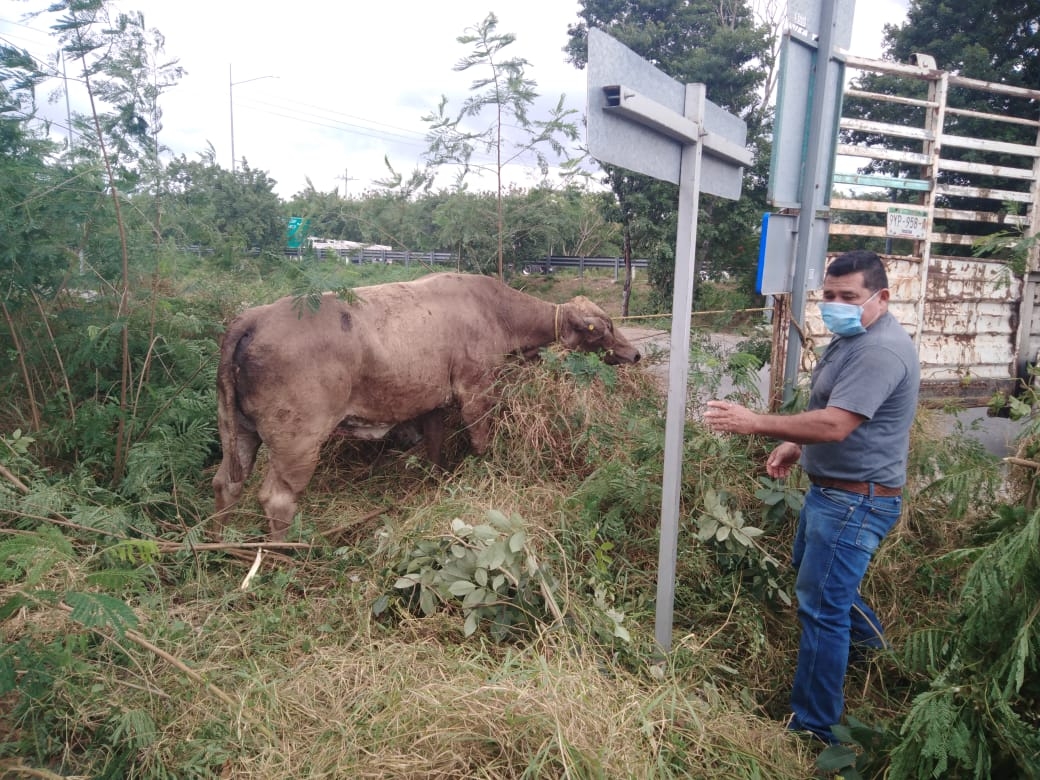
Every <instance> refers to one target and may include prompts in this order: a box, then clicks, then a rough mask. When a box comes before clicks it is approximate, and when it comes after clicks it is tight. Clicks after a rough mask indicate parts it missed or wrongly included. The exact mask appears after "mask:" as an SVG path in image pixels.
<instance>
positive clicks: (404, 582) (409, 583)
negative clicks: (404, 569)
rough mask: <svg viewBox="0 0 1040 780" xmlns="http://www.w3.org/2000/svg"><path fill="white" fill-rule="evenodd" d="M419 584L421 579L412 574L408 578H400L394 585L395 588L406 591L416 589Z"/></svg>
mask: <svg viewBox="0 0 1040 780" xmlns="http://www.w3.org/2000/svg"><path fill="white" fill-rule="evenodd" d="M418 584H419V578H418V577H416V576H415V575H414V574H410V575H408V576H407V577H398V578H397V582H395V583H394V588H396V589H397V590H404V589H405V588H414V587H415V586H416V585H418Z"/></svg>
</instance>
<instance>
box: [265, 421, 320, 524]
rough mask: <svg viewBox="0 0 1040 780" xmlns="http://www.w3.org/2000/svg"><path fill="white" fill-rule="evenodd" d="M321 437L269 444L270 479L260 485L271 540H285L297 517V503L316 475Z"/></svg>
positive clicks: (266, 477) (268, 476)
mask: <svg viewBox="0 0 1040 780" xmlns="http://www.w3.org/2000/svg"><path fill="white" fill-rule="evenodd" d="M323 441H324V439H323V438H321V437H297V438H296V439H294V440H293V441H291V442H287V443H284V444H278V445H272V444H271V443H270V442H268V452H269V457H268V465H267V476H265V477H264V482H263V484H262V485H261V486H260V496H259V498H260V506H262V507H263V508H264V514H265V515H266V516H267V520H268V522H269V523H270V529H271V541H274V542H281V541H284V539H285V535H286V533H287V532H288V530H289V526H290V525H291V524H292V519H293V515H295V514H296V504H297V500H298V499H299V497H300V494H301V493H302V492H303V490H304V488H306V487H307V483H308V482H310V481H311V477H312V476H314V469H315V468H316V467H317V465H318V453H319V450H320V449H321V444H322V442H323Z"/></svg>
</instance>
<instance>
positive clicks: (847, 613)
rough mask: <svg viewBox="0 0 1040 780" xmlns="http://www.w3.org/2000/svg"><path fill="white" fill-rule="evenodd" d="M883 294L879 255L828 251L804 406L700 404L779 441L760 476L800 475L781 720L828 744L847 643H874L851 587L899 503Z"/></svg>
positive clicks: (901, 411)
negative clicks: (785, 714) (786, 709)
mask: <svg viewBox="0 0 1040 780" xmlns="http://www.w3.org/2000/svg"><path fill="white" fill-rule="evenodd" d="M888 300H889V290H888V275H887V274H886V273H885V268H884V266H883V265H882V263H881V258H880V257H878V256H877V255H876V254H874V253H873V252H867V251H863V250H857V251H853V252H847V253H845V254H843V255H840V256H839V257H837V258H835V259H834V261H833V262H832V263H831V264H830V266H829V267H828V268H827V273H826V275H825V277H824V282H823V302H822V303H821V304H820V314H821V315H822V317H823V321H824V325H826V326H827V328H828V330H830V331H831V332H832V333H833V334H834V336H833V338H832V339H831V341H830V343H829V344H828V346H827V348H826V349H825V350H824V352H823V354H822V355H821V356H820V358H819V360H818V361H817V363H816V367H815V368H814V369H813V374H812V385H811V390H810V396H809V405H808V409H807V411H804V412H801V413H799V414H792V415H775V414H756V413H755V412H752V411H751V410H749V409H746V408H744V407H742V406H739V405H737V404H731V403H728V402H724V401H709V402H708V404H707V406H708V409H707V410H706V411H705V412H704V421H705V423H706V424H707V425H708V427H709V428H711V429H712V430H715V431H723V432H727V433H742V434H755V435H759V436H769V437H773V438H776V439H780V440H781V444H779V445H778V446H777V447H776V448H775V449H774V450H773V451H772V452H771V453H770V455H769V458H768V460H767V461H766V471H767V472H768V473H769V476H771V477H773V478H784V477H786V476H787V475H788V474H789V473H790V472H791V467H792V466H793V465H794V464H795V463H797V462H799V461H800V462H801V466H802V469H803V470H804V471H805V472H806V473H807V474H808V475H809V480H810V482H811V486H810V488H809V492H808V493H807V494H806V496H805V505H804V506H803V508H802V511H801V515H800V516H799V519H798V530H797V533H796V535H795V541H794V552H793V557H792V560H793V564H794V567H795V570H796V572H797V580H796V585H795V593H796V595H797V598H798V618H799V621H800V622H801V627H802V633H801V640H800V642H799V647H798V666H797V669H796V671H795V676H794V685H793V690H792V693H791V709H792V712H793V715H792V718H791V721H790V726H789V728H791V729H792V730H794V731H808V732H811V733H812V734H815V735H816V736H817V737H819V738H820V739H822V740H824V741H825V742H828V743H834V742H836V739H835V737H834V734H833V733H832V731H831V726H833V725H835V724H837V723H838V722H839V720H840V718H841V714H842V711H843V709H844V706H845V696H844V682H845V672H846V668H847V666H848V660H849V650H850V645H852V646H853V647H856V646H859V647H861V648H870V647H873V648H881V647H884V646H885V640H884V634H883V632H882V628H881V623H880V621H878V619H877V616H876V615H875V614H874V612H873V611H872V610H871V609H870V607H868V606H867V605H866V603H865V602H864V601H863V599H862V598H861V597H860V595H859V585H860V582H861V580H862V579H863V575H864V574H865V573H866V570H867V565H868V564H869V563H870V559H871V557H872V555H873V554H874V551H875V550H876V549H877V547H878V545H879V544H880V542H881V540H882V539H883V538H884V537H885V534H887V533H888V531H889V529H891V528H892V526H893V525H894V524H895V522H896V521H897V520H898V519H899V515H900V512H901V511H902V487H903V484H904V483H905V482H906V461H907V453H908V450H909V446H910V426H911V424H912V422H913V419H914V414H915V411H916V408H917V392H918V387H919V385H920V366H919V364H918V360H917V351H916V349H915V348H914V344H913V341H912V340H911V339H910V336H909V335H908V334H907V332H906V331H905V330H904V329H903V328H902V326H901V325H900V324H899V322H898V321H897V320H896V319H895V317H893V316H892V315H891V314H889V312H888Z"/></svg>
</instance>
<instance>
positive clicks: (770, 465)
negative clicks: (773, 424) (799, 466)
mask: <svg viewBox="0 0 1040 780" xmlns="http://www.w3.org/2000/svg"><path fill="white" fill-rule="evenodd" d="M801 456H802V447H801V445H799V444H795V443H794V442H790V441H785V442H782V443H781V444H778V445H777V446H776V448H775V449H774V450H773V451H772V452H771V453H769V457H768V458H767V459H766V473H767V474H769V476H771V477H772V478H773V479H786V478H787V475H788V474H790V473H791V467H792V466H793V465H794V464H795V463H797V462H798V458H800V457H801Z"/></svg>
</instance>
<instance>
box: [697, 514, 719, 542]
mask: <svg viewBox="0 0 1040 780" xmlns="http://www.w3.org/2000/svg"><path fill="white" fill-rule="evenodd" d="M717 530H719V521H718V520H716V519H715V518H714V517H707V518H704V520H702V521H701V526H700V529H699V530H698V531H697V539H698V540H700V541H702V542H706V541H708V540H709V539H711V538H712V537H713V536H715V532H716V531H717Z"/></svg>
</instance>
